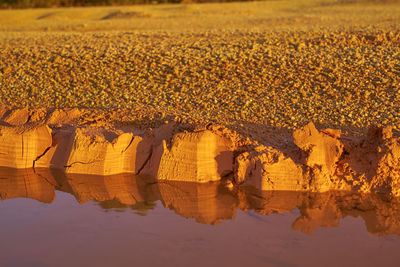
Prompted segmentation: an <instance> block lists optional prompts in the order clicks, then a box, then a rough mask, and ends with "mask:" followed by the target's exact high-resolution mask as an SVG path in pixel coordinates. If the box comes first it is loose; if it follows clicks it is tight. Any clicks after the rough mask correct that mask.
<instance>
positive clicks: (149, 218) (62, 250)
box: [0, 168, 400, 266]
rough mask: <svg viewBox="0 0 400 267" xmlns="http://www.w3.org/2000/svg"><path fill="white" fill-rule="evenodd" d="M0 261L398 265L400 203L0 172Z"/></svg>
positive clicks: (128, 178)
mask: <svg viewBox="0 0 400 267" xmlns="http://www.w3.org/2000/svg"><path fill="white" fill-rule="evenodd" d="M0 197H1V199H2V201H1V202H0V216H1V219H0V237H1V241H0V266H378V265H379V266H399V263H400V254H399V253H398V249H399V247H400V199H397V198H388V197H384V196H380V195H371V194H369V195H367V194H353V193H343V192H328V193H318V194H316V193H296V192H285V191H280V192H279V191H275V192H271V191H269V192H268V191H259V190H257V189H255V188H251V187H234V188H230V187H228V186H225V185H224V184H223V183H207V184H196V183H184V182H163V183H155V181H154V180H152V179H151V178H149V177H138V176H133V175H130V174H123V175H113V176H94V175H74V174H65V173H62V172H60V171H54V170H48V169H36V172H34V171H33V169H24V170H16V169H10V168H0Z"/></svg>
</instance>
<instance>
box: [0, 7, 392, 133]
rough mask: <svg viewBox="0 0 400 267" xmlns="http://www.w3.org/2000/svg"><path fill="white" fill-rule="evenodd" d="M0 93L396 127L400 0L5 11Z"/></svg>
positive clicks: (40, 101)
mask: <svg viewBox="0 0 400 267" xmlns="http://www.w3.org/2000/svg"><path fill="white" fill-rule="evenodd" d="M0 97H1V98H0V99H1V102H3V103H6V104H7V105H10V106H32V107H40V106H43V107H61V108H62V107H75V106H78V107H85V108H96V109H109V108H119V107H120V108H132V109H138V110H141V111H140V112H146V113H147V114H154V116H158V117H160V118H164V117H167V116H169V115H177V116H180V117H182V118H183V119H195V120H198V121H215V122H218V123H223V124H246V123H247V124H252V125H273V126H285V127H296V126H298V125H302V124H304V123H306V122H308V121H310V120H313V121H314V122H316V123H320V124H325V125H332V126H355V127H365V126H367V125H370V124H374V123H378V124H385V125H386V124H390V125H393V126H394V127H395V128H400V5H399V4H397V3H386V4H382V3H374V2H372V3H371V2H368V3H349V2H340V1H339V2H337V1H330V0H325V1H324V0H319V1H318V0H310V1H266V2H240V3H239V2H238V3H223V4H221V3H210V4H179V5H137V6H112V7H90V8H89V7H80V8H57V9H24V10H0ZM136 115H137V114H132V119H135V116H136Z"/></svg>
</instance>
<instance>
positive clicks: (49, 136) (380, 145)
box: [0, 109, 400, 197]
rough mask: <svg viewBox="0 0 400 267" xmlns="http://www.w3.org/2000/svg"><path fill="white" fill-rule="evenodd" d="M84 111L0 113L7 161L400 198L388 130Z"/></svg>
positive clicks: (399, 171) (395, 144) (0, 156)
mask: <svg viewBox="0 0 400 267" xmlns="http://www.w3.org/2000/svg"><path fill="white" fill-rule="evenodd" d="M83 114H85V113H82V111H80V110H77V109H73V110H53V111H45V110H28V109H14V110H5V111H3V114H2V122H1V126H0V165H1V166H3V167H11V168H34V169H36V168H52V169H59V170H62V171H64V172H66V173H74V174H93V175H112V174H119V173H134V174H137V175H149V176H151V177H154V178H156V179H157V180H158V181H161V180H167V181H188V182H199V183H204V182H210V181H218V180H221V179H224V180H226V181H228V183H229V184H232V186H234V185H239V184H243V185H250V186H254V187H256V188H258V189H260V190H285V191H310V192H325V191H330V190H342V191H357V192H363V193H367V192H374V193H384V194H388V195H392V196H396V197H398V196H400V165H399V161H400V138H399V137H396V136H393V133H392V129H391V128H390V127H385V128H380V127H371V128H370V129H369V130H368V131H367V132H366V133H365V134H364V135H360V134H358V135H349V134H346V135H344V134H342V132H341V131H340V130H335V129H317V128H316V127H315V126H314V124H313V123H312V122H310V123H309V124H307V125H306V126H304V127H302V128H299V129H297V130H295V131H293V132H292V133H286V134H283V133H282V132H270V133H264V134H263V136H262V137H260V136H257V134H253V135H250V136H244V135H242V134H239V133H237V132H235V131H233V130H230V129H228V128H226V127H224V126H218V125H211V124H209V125H193V124H183V123H179V122H178V120H177V121H171V122H165V123H164V124H162V125H161V126H159V127H157V128H154V129H152V128H147V129H138V128H136V127H134V126H132V125H131V124H120V125H111V124H109V123H108V124H107V123H106V122H107V120H105V121H101V122H97V121H96V120H87V118H82V116H83ZM110 119H111V118H109V120H110Z"/></svg>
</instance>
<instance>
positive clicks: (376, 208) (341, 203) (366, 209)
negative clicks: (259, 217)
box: [240, 187, 400, 236]
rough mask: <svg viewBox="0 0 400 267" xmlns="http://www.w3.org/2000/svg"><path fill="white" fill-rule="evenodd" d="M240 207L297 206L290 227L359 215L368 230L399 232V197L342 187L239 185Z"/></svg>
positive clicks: (274, 209)
mask: <svg viewBox="0 0 400 267" xmlns="http://www.w3.org/2000/svg"><path fill="white" fill-rule="evenodd" d="M241 194H242V197H240V208H241V209H243V210H245V211H247V210H254V211H255V212H257V213H259V214H266V215H269V214H274V213H277V214H280V213H284V212H288V211H291V210H293V209H294V208H296V207H297V209H298V210H299V211H300V216H299V217H298V218H297V219H296V220H295V221H294V222H293V225H292V228H293V229H295V230H300V231H302V232H304V233H306V234H312V233H313V232H314V231H315V230H316V229H317V228H319V227H337V226H339V224H340V219H343V218H345V217H347V216H351V217H361V218H362V219H363V220H364V221H365V225H366V228H367V230H368V232H370V233H372V234H377V235H381V236H386V235H393V234H396V235H400V198H387V197H386V196H385V195H379V194H359V193H350V192H343V191H331V192H325V193H312V192H293V191H260V190H257V189H255V188H251V187H250V188H246V187H245V188H244V189H242V193H241Z"/></svg>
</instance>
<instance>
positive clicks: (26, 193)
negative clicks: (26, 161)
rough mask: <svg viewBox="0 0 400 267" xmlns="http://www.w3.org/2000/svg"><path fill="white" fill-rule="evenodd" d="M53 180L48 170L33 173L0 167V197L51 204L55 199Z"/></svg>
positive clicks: (30, 170) (28, 170) (31, 171)
mask: <svg viewBox="0 0 400 267" xmlns="http://www.w3.org/2000/svg"><path fill="white" fill-rule="evenodd" d="M55 184H56V181H55V180H54V179H53V177H52V175H51V173H50V172H49V170H40V172H38V173H35V172H34V170H33V169H32V168H30V169H12V168H5V167H0V197H1V199H3V200H5V199H10V198H31V199H36V200H38V201H40V202H43V203H51V202H53V200H54V199H55V197H56V195H55V190H54V186H55Z"/></svg>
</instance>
